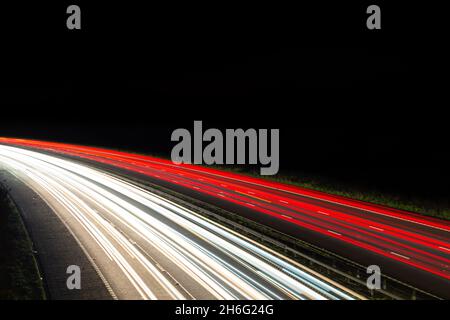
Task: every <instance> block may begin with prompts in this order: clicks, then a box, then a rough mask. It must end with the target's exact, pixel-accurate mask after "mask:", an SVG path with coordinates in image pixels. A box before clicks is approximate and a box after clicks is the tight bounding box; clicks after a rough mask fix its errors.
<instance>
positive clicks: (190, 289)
mask: <svg viewBox="0 0 450 320" xmlns="http://www.w3.org/2000/svg"><path fill="white" fill-rule="evenodd" d="M0 163H1V165H2V166H3V167H5V168H6V169H7V170H8V171H9V172H10V173H12V174H13V175H15V176H16V177H17V178H18V179H20V180H21V181H23V182H25V183H26V184H27V185H28V186H29V187H30V188H31V189H33V190H34V191H35V192H36V193H37V194H39V196H40V197H41V198H42V199H44V200H45V202H46V203H47V204H48V206H49V207H50V208H52V210H53V211H54V212H55V214H56V215H57V216H58V217H59V218H60V220H61V222H62V223H63V224H64V225H65V226H67V228H68V230H70V232H71V234H72V235H73V237H74V238H75V239H76V240H77V242H78V243H79V244H80V246H82V247H83V250H84V251H85V253H86V255H87V256H88V257H89V258H90V260H91V261H92V262H93V263H94V264H95V267H96V268H97V269H98V271H99V273H100V274H101V276H102V278H104V279H105V283H107V289H108V290H109V292H110V294H111V296H113V297H115V298H118V299H354V298H359V297H358V296H357V295H356V294H354V293H352V292H351V291H349V290H347V289H345V288H343V287H342V286H340V285H338V284H336V283H334V282H333V281H332V280H330V279H326V278H325V277H323V276H322V275H319V274H317V273H315V272H313V271H312V270H309V269H307V268H306V267H304V266H301V265H299V264H298V263H296V262H294V261H290V260H289V259H287V258H284V257H282V256H280V255H279V254H278V253H275V252H273V251H271V250H270V249H268V248H266V247H264V246H261V245H259V244H257V243H255V242H254V241H252V240H250V239H247V238H245V237H243V236H241V235H239V234H237V233H235V232H233V231H231V230H229V229H227V228H225V227H223V226H220V225H218V224H217V223H214V222H212V221H209V220H208V219H206V218H205V217H203V216H201V215H199V214H197V213H195V212H193V211H190V210H187V209H185V208H183V207H181V206H179V205H177V204H175V203H173V202H171V201H169V200H167V199H164V198H163V197H161V196H157V195H155V194H152V193H150V192H148V191H146V190H143V189H141V188H139V187H137V186H135V185H133V184H130V183H128V182H125V181H123V180H121V179H118V178H116V177H114V176H112V175H109V174H107V173H105V172H102V171H100V170H96V169H92V168H89V167H87V166H85V165H81V164H78V163H75V162H73V161H71V160H64V159H60V158H59V157H53V156H49V155H47V154H42V153H39V152H34V151H30V150H25V149H21V148H15V147H10V146H3V145H2V146H0ZM57 242H58V238H55V245H57V244H58V243H57ZM67 250H69V251H70V248H67ZM65 262H66V263H71V262H70V259H69V260H67V259H66V261H65ZM73 264H76V259H74V261H73ZM81 277H82V279H83V274H82V275H81ZM82 283H83V280H82ZM82 290H83V289H82Z"/></svg>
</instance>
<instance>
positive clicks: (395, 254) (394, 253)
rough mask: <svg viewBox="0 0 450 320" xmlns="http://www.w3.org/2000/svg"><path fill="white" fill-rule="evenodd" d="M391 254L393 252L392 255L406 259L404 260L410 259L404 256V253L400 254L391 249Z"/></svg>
mask: <svg viewBox="0 0 450 320" xmlns="http://www.w3.org/2000/svg"><path fill="white" fill-rule="evenodd" d="M391 254H393V255H394V256H397V257H400V258H403V259H406V260H410V259H411V258H410V257H407V256H404V255H401V254H399V253H396V252H392V251H391Z"/></svg>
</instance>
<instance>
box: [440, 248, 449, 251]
mask: <svg viewBox="0 0 450 320" xmlns="http://www.w3.org/2000/svg"><path fill="white" fill-rule="evenodd" d="M439 249H444V250H447V251H450V249H449V248H446V247H439Z"/></svg>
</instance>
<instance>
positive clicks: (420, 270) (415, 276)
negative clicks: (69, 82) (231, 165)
mask: <svg viewBox="0 0 450 320" xmlns="http://www.w3.org/2000/svg"><path fill="white" fill-rule="evenodd" d="M3 141H4V142H7V143H13V144H17V145H23V146H27V147H33V148H39V149H43V150H46V151H51V152H57V153H59V154H63V155H66V156H75V157H80V158H83V159H86V160H89V161H91V162H96V163H98V164H102V165H108V166H113V167H115V168H117V170H125V171H127V172H129V173H134V174H139V175H140V176H145V178H146V179H148V180H149V181H152V182H154V183H157V184H160V185H163V186H166V187H169V188H171V189H173V190H176V191H179V192H182V193H184V194H187V195H189V196H191V197H194V198H198V199H201V200H204V201H207V202H210V203H213V204H214V205H217V206H219V207H222V208H225V209H227V210H230V211H233V212H237V213H239V214H241V215H243V216H245V217H246V218H249V219H252V220H254V221H257V222H260V223H263V224H266V225H268V226H271V227H274V228H276V229H277V230H280V231H282V232H284V233H287V234H289V235H293V236H295V237H297V238H299V239H301V240H305V241H307V242H309V243H312V244H315V245H317V246H319V247H322V248H324V249H326V250H328V251H331V252H334V253H336V254H338V255H341V256H343V257H346V258H349V259H351V260H353V261H356V262H358V263H361V264H363V265H372V264H375V265H378V266H380V268H381V270H382V272H383V273H384V274H387V275H389V276H391V277H394V278H396V279H398V280H399V281H401V282H405V283H408V284H410V285H412V286H414V287H417V288H419V289H422V290H424V291H427V292H430V293H432V294H435V295H437V296H439V297H443V298H450V234H449V232H450V223H449V222H448V221H443V220H438V219H433V218H429V217H425V216H421V215H418V214H413V213H409V212H403V211H400V210H395V209H391V208H386V207H382V206H377V205H372V204H368V203H363V202H359V201H354V200H350V199H346V198H341V197H337V196H331V195H327V194H323V193H320V192H315V191H311V190H307V189H301V188H296V187H292V186H288V185H284V184H279V183H272V182H268V181H264V180H260V179H254V178H249V177H245V176H241V175H236V174H230V173H225V172H222V171H218V170H211V169H207V168H203V167H198V166H191V165H182V166H177V165H174V164H173V163H171V162H170V161H165V160H161V159H157V158H152V157H146V156H140V155H134V154H129V153H123V152H117V151H112V150H104V149H98V148H89V147H81V146H73V145H67V144H54V143H46V142H35V141H29V140H11V139H8V140H3Z"/></svg>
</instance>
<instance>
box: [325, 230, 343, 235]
mask: <svg viewBox="0 0 450 320" xmlns="http://www.w3.org/2000/svg"><path fill="white" fill-rule="evenodd" d="M327 231H328V232H329V233H332V234H335V235H337V236H342V234H340V233H338V232H335V231H332V230H327Z"/></svg>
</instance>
